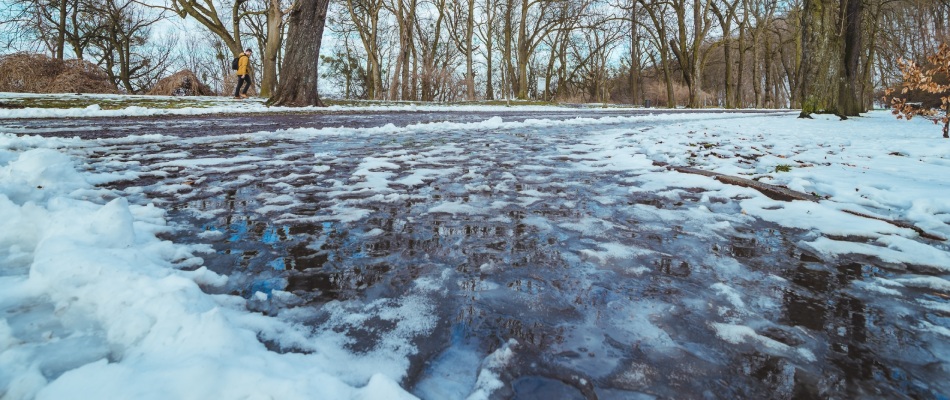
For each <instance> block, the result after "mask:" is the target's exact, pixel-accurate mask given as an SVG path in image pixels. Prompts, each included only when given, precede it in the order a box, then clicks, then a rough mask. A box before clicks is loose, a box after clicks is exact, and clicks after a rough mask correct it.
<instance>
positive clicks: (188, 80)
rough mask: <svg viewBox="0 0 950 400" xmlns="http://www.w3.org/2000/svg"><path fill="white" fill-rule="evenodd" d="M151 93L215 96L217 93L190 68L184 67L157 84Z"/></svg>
mask: <svg viewBox="0 0 950 400" xmlns="http://www.w3.org/2000/svg"><path fill="white" fill-rule="evenodd" d="M148 94H149V95H153V96H213V95H214V94H215V93H214V91H212V90H211V88H210V87H208V85H205V84H204V83H203V82H201V80H200V79H198V76H197V75H195V73H194V72H191V71H190V70H187V69H183V70H181V71H178V72H176V73H174V74H172V75H171V76H168V77H165V78H163V79H162V80H160V81H158V83H156V84H155V87H153V88H152V90H149V92H148Z"/></svg>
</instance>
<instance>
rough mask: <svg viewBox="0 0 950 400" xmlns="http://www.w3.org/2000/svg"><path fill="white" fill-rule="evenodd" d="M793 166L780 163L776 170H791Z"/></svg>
mask: <svg viewBox="0 0 950 400" xmlns="http://www.w3.org/2000/svg"><path fill="white" fill-rule="evenodd" d="M791 170H792V166H791V165H788V164H779V165H776V166H775V172H790V171H791Z"/></svg>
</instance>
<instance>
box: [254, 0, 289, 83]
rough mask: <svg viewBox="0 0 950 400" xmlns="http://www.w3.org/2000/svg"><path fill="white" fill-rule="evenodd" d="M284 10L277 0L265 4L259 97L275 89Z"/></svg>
mask: <svg viewBox="0 0 950 400" xmlns="http://www.w3.org/2000/svg"><path fill="white" fill-rule="evenodd" d="M283 22H284V12H283V10H281V9H280V1H279V0H271V1H270V3H268V6H267V42H266V43H265V44H264V54H263V57H262V59H261V61H262V64H263V69H264V71H263V74H262V77H261V91H260V95H261V97H270V96H271V95H272V94H273V93H274V91H275V90H277V55H278V54H279V53H280V42H281V34H280V33H281V32H280V30H281V26H282V25H283Z"/></svg>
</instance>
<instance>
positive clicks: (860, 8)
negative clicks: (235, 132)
mask: <svg viewBox="0 0 950 400" xmlns="http://www.w3.org/2000/svg"><path fill="white" fill-rule="evenodd" d="M149 4H150V6H145V5H144V4H143V3H139V2H136V1H133V0H12V3H11V5H10V6H8V10H6V11H5V13H6V14H7V15H8V18H6V20H8V22H6V23H4V28H5V31H7V32H11V31H16V34H15V35H21V36H23V37H31V38H35V39H36V40H35V41H34V42H33V43H40V44H42V49H41V50H42V51H44V52H47V53H48V54H50V55H52V56H55V57H60V58H61V57H65V55H66V53H67V52H68V53H70V54H71V55H72V56H75V57H78V58H85V59H89V60H91V61H93V62H94V63H96V64H98V65H100V66H102V67H103V68H105V69H106V70H107V71H110V72H109V73H110V76H111V77H112V79H113V81H114V82H115V83H116V85H117V86H118V87H120V88H123V89H124V90H125V91H127V92H137V91H140V90H142V88H144V87H147V86H148V84H149V83H150V82H154V80H155V79H156V77H157V76H158V75H159V73H160V72H161V73H165V72H167V71H165V70H166V69H167V68H169V67H170V66H171V65H175V66H187V67H188V68H190V69H192V70H194V71H195V72H196V73H197V74H198V76H200V77H202V78H203V79H208V80H212V82H210V83H212V84H214V85H217V87H221V86H223V85H225V84H226V81H225V77H227V76H229V74H230V71H229V64H230V60H231V58H232V57H233V56H235V55H236V54H238V53H239V52H240V51H241V50H242V49H244V48H248V47H252V48H255V49H257V52H256V53H255V54H256V57H254V62H255V68H254V71H255V75H256V79H255V81H256V82H258V83H259V84H260V94H261V95H262V96H265V97H271V96H273V95H274V94H275V93H276V92H277V90H278V86H279V85H280V84H282V83H283V84H284V85H283V86H282V87H283V88H285V90H293V89H294V87H295V85H296V86H301V85H304V86H307V87H306V88H304V89H302V90H303V91H305V92H313V95H312V96H311V97H313V98H312V99H310V100H302V101H304V102H305V103H309V104H316V103H318V102H319V97H318V96H316V87H315V85H316V79H317V75H318V74H317V68H318V61H319V68H320V70H319V71H320V72H321V74H320V75H321V79H325V80H327V81H328V82H330V83H331V84H332V86H333V87H335V88H339V93H338V95H339V96H340V97H343V98H348V99H373V100H407V101H476V100H497V99H516V100H535V101H556V102H598V103H601V102H603V103H625V104H634V105H643V104H651V105H654V106H666V107H676V106H686V107H707V106H716V107H725V108H749V107H757V108H784V107H791V108H801V109H802V111H803V112H802V114H803V116H807V115H808V114H810V113H813V112H831V113H836V114H839V115H842V116H849V115H856V114H858V113H860V112H863V111H865V110H867V109H869V108H871V107H872V106H873V105H874V102H875V100H876V99H878V100H879V99H880V97H881V94H882V91H883V89H884V88H886V87H892V86H895V85H897V84H898V83H899V81H900V79H901V72H900V70H899V68H898V66H897V62H898V60H899V59H901V58H903V59H905V60H912V61H918V62H924V61H925V60H926V59H925V56H926V55H928V54H933V53H935V52H936V51H937V49H938V47H939V45H940V44H941V43H943V42H948V39H950V26H948V20H950V0H789V1H778V0H340V1H335V2H332V3H330V2H328V1H327V0H296V1H295V2H292V1H291V0H233V1H229V0H225V1H217V0H166V2H165V3H164V4H159V5H156V4H152V3H149ZM162 19H165V20H169V19H170V20H176V19H185V20H193V21H195V22H197V23H198V24H199V25H200V26H202V28H203V33H202V34H201V35H181V38H179V41H178V42H177V43H176V42H172V41H166V42H164V43H154V40H152V39H151V36H150V34H151V33H152V32H151V31H152V26H153V25H154V24H155V23H156V22H157V21H159V20H162ZM324 24H325V26H326V34H325V35H323V36H322V37H323V41H324V42H325V43H326V45H325V46H323V49H322V50H321V49H320V46H319V44H320V37H314V36H313V35H312V34H309V35H306V34H304V32H303V31H304V30H309V31H310V32H318V31H319V32H323V28H324ZM294 25H297V26H300V27H301V29H298V30H297V34H296V35H294V34H293V31H294V29H293V26H294ZM304 27H308V28H307V29H303V28H304ZM15 35H14V36H15ZM24 35H25V36H24ZM6 37H8V38H9V37H11V36H10V34H9V33H8V34H7V36H6ZM295 47H296V48H297V49H298V50H294V48H295ZM182 48H185V49H188V50H186V51H179V52H177V53H176V52H174V51H172V50H171V49H182ZM300 49H306V50H307V51H306V52H302V53H301V52H300V51H299V50H300ZM318 54H319V56H318ZM289 56H293V57H289ZM318 57H319V58H318ZM291 72H292V73H291ZM285 75H286V79H285ZM304 78H306V79H309V80H307V81H306V82H308V83H306V84H301V83H299V82H301V81H300V79H304ZM285 80H286V81H287V82H283V81H285ZM291 80H292V82H297V83H296V84H291V83H292V82H291ZM308 85H314V87H313V88H311V87H309V86H308ZM308 96H310V95H309V94H308Z"/></svg>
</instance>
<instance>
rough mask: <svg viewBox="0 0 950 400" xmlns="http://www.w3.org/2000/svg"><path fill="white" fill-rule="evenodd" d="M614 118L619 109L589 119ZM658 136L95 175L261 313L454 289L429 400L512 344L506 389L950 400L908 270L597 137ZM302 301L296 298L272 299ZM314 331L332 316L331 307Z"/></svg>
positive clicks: (321, 141)
mask: <svg viewBox="0 0 950 400" xmlns="http://www.w3.org/2000/svg"><path fill="white" fill-rule="evenodd" d="M490 114H492V115H494V114H498V113H490ZM602 115H614V114H611V113H607V114H596V115H593V116H595V117H596V116H602ZM489 116H490V115H482V114H454V113H452V114H446V113H413V114H409V115H406V114H392V115H334V116H330V117H326V116H314V115H289V116H267V117H262V118H261V119H255V118H252V117H244V118H248V120H247V123H244V122H239V123H234V121H233V120H232V119H228V118H222V119H218V118H221V117H211V118H201V117H194V118H193V119H185V120H182V119H176V120H174V121H170V120H166V119H160V118H157V119H136V120H134V121H125V122H123V121H121V120H111V119H109V120H103V119H99V120H97V121H96V122H95V123H96V124H97V126H107V127H106V128H102V129H97V130H90V131H89V133H88V134H87V133H83V131H76V132H70V131H69V130H68V127H69V126H70V125H69V124H75V126H80V127H88V126H90V123H91V122H90V121H88V120H87V121H80V120H62V121H59V122H57V124H59V125H57V126H51V125H50V123H46V124H43V123H42V122H40V121H25V120H24V121H13V122H11V121H3V124H4V125H5V126H6V127H7V128H10V126H11V125H10V124H22V125H20V128H19V129H22V130H24V131H33V132H37V131H36V130H43V129H45V131H43V132H44V133H43V134H44V135H57V136H60V135H61V136H68V137H72V136H74V134H71V133H75V134H78V135H80V136H84V137H92V136H94V135H100V136H101V135H104V136H106V137H112V136H123V135H127V134H129V133H132V132H137V133H138V134H152V133H161V134H165V135H175V136H177V137H179V138H200V137H203V136H205V135H214V134H215V133H241V132H256V131H265V130H274V129H276V128H287V127H318V128H319V127H335V126H347V127H368V126H379V125H382V124H385V123H394V124H395V125H396V126H406V125H410V124H415V123H420V122H434V121H443V120H449V121H460V122H473V121H480V120H484V119H487V118H488V117H489ZM574 116H575V115H573V114H569V115H562V114H557V113H513V114H511V115H503V119H504V120H505V121H523V120H525V119H528V118H555V119H562V118H573V117H574ZM741 117H742V116H741V115H737V116H736V118H741ZM189 118H192V117H189ZM197 121H200V122H197ZM222 121H226V122H222ZM240 121H244V120H240ZM32 124H36V125H32ZM235 126H237V127H240V128H234V127H235ZM60 128H62V130H60ZM653 128H656V123H646V122H618V123H617V124H607V125H601V126H596V129H594V128H590V127H583V126H581V127H578V126H567V127H563V128H550V127H532V126H530V125H527V126H524V127H515V128H503V129H474V130H452V129H447V130H445V131H437V130H436V131H433V130H423V131H411V130H410V131H407V132H396V133H392V134H386V135H379V134H360V133H354V134H347V135H332V134H329V135H317V136H311V137H306V138H304V137H293V138H281V139H270V138H251V137H248V138H246V139H235V138H227V139H221V140H214V139H207V140H192V141H188V140H179V139H175V138H167V137H163V138H140V139H136V140H133V141H125V142H123V141H114V142H103V143H98V144H96V145H91V147H90V148H89V149H87V151H88V152H89V153H88V154H89V168H90V169H92V170H95V171H99V172H119V171H122V170H126V169H130V168H132V169H136V170H139V171H141V172H142V175H141V176H140V177H138V178H136V179H134V180H126V181H120V182H115V183H112V184H109V185H108V186H107V187H109V188H112V189H115V190H119V191H122V192H123V194H124V195H126V196H129V197H130V198H131V199H132V200H133V201H138V202H143V203H144V202H149V201H158V202H159V205H161V206H162V207H164V208H166V209H168V210H169V218H170V219H171V220H172V221H173V222H174V223H175V224H176V225H177V226H178V227H179V228H181V229H180V230H179V231H178V232H176V233H175V234H172V235H169V236H168V238H169V239H171V240H175V241H178V242H190V243H210V244H211V245H212V246H213V247H214V250H215V253H214V254H209V255H207V256H206V257H205V265H207V266H208V267H209V268H210V269H212V270H214V271H216V272H218V273H221V274H224V275H227V276H229V278H230V280H229V283H228V285H227V287H226V288H224V289H210V288H209V289H208V290H219V291H224V292H228V293H233V294H237V295H240V296H243V297H245V298H247V299H249V302H248V305H249V307H250V308H251V309H252V310H255V311H259V312H263V313H267V314H271V315H280V314H281V312H282V311H284V310H287V309H289V308H291V307H308V308H314V309H319V308H320V307H322V306H324V305H325V304H328V303H329V302H334V301H344V302H345V301H357V302H363V303H367V302H372V301H375V300H378V299H394V300H396V301H398V299H400V298H401V296H404V295H406V293H407V291H408V290H409V289H410V288H411V287H413V285H414V284H416V283H417V282H421V281H425V282H430V283H431V282H435V283H437V286H438V287H437V289H436V290H433V291H431V292H430V293H431V294H430V296H431V299H430V300H431V301H432V303H433V304H434V305H435V308H434V310H435V313H436V314H437V315H436V316H437V321H438V323H437V325H436V326H435V328H434V329H432V331H431V332H430V334H429V335H428V336H425V337H418V338H415V340H414V342H413V343H414V345H415V346H416V347H417V351H416V352H415V353H414V355H413V356H412V357H411V366H410V369H409V372H408V376H407V377H406V379H405V380H404V381H403V382H402V384H403V386H404V387H406V388H407V389H409V390H410V391H412V392H414V393H415V394H417V395H419V396H421V397H424V398H435V397H439V396H448V397H450V398H451V397H453V394H461V395H464V394H467V393H468V390H471V387H472V385H473V384H474V383H475V378H476V376H477V374H478V373H479V371H480V370H482V369H485V368H487V367H486V366H485V365H484V364H485V363H483V360H484V359H485V358H486V357H488V356H489V355H490V354H492V353H493V352H495V351H496V350H498V349H500V348H503V347H504V346H506V345H507V346H511V347H512V349H513V354H514V355H513V356H512V357H511V359H510V360H508V361H507V362H506V363H504V364H503V365H501V366H496V367H492V370H493V371H494V372H495V373H496V374H497V377H498V379H500V380H501V381H502V382H504V383H505V385H504V387H503V388H501V389H498V390H497V391H495V392H494V393H493V398H517V399H542V398H543V399H553V398H559V399H570V398H580V399H583V398H588V399H590V398H600V399H630V398H634V399H635V398H652V397H658V398H730V399H732V398H947V397H946V396H947V394H948V392H947V389H948V387H950V386H948V383H947V379H946V378H947V375H946V373H945V372H944V371H943V370H942V366H941V360H940V357H938V356H937V355H936V354H937V353H941V352H946V351H947V342H946V341H943V340H940V339H939V338H938V339H934V338H933V337H932V336H927V335H924V334H921V333H920V331H918V330H914V329H910V327H911V326H912V325H915V324H917V323H918V320H919V319H920V318H921V317H923V316H927V317H928V318H930V319H931V320H933V319H937V320H942V321H944V322H946V318H947V315H941V314H940V313H939V312H935V311H928V310H926V309H925V308H923V307H917V308H913V307H911V306H908V305H907V304H906V303H900V304H897V303H895V300H893V299H891V298H888V297H879V296H873V295H869V294H868V293H867V292H861V291H857V290H855V289H854V288H855V286H854V285H855V282H862V281H873V280H874V279H875V278H876V277H890V276H894V275H895V274H900V273H901V271H897V270H895V269H894V266H889V265H879V264H878V263H877V262H876V261H875V260H870V259H866V258H861V257H853V258H847V257H842V258H839V259H837V260H834V261H830V260H823V259H822V258H821V257H820V256H818V255H816V254H812V253H810V252H808V251H807V250H804V249H802V248H800V247H799V246H798V245H797V243H799V242H800V241H802V240H804V239H805V238H813V237H814V235H815V233H814V232H804V231H796V230H791V229H785V228H780V227H778V226H776V225H773V224H770V223H766V222H763V221H760V220H756V219H754V218H751V217H748V216H746V215H743V213H742V211H741V207H740V206H739V205H738V202H739V201H741V200H742V199H741V198H735V197H729V196H723V195H721V194H719V193H717V192H709V191H706V190H703V189H697V188H690V187H680V186H677V185H672V186H669V187H665V188H661V189H659V190H654V189H642V186H645V184H646V183H649V182H652V181H651V180H650V179H652V178H649V177H650V176H653V175H655V174H675V173H674V172H669V171H665V170H663V169H662V168H655V167H650V166H647V164H648V163H644V166H642V167H640V168H617V167H614V166H611V164H610V163H609V162H608V161H609V160H606V159H605V158H604V156H603V155H602V152H601V150H603V146H604V144H603V143H602V142H598V141H597V140H594V138H593V137H594V136H596V135H594V134H592V133H591V132H592V131H606V130H611V131H613V132H622V134H620V136H619V137H622V138H630V142H629V143H623V142H620V143H616V145H617V146H618V147H619V148H625V149H628V150H629V149H630V148H635V147H636V146H639V145H642V144H638V143H637V142H636V141H635V140H634V138H635V136H636V133H637V132H638V131H641V130H645V129H653ZM235 129H237V131H235ZM64 132H69V133H64ZM87 135H89V136H87ZM902 290H904V293H905V295H906V296H907V297H910V296H914V297H916V298H925V299H931V300H933V301H938V302H946V301H947V299H946V298H942V296H941V295H940V294H938V293H935V292H932V291H927V290H924V289H914V288H905V289H902ZM258 292H260V293H264V294H270V296H268V298H267V300H261V298H259V297H256V296H255V293H258ZM282 292H289V293H293V294H294V296H289V297H287V296H285V297H280V296H275V295H274V293H282ZM278 298H280V299H278ZM895 310H897V311H895ZM309 322H310V323H313V324H315V325H318V324H319V323H320V317H319V313H318V314H317V316H316V317H313V320H311V321H309ZM391 328H392V322H391V321H388V320H386V319H383V318H377V319H371V320H370V322H369V323H368V324H364V325H362V326H353V327H349V328H347V329H349V331H348V332H347V333H348V334H349V335H350V336H352V337H353V338H354V340H353V341H352V343H351V348H350V349H349V350H351V351H353V352H357V353H358V352H364V351H368V350H369V349H372V348H374V347H375V346H377V345H378V344H379V342H380V341H382V340H383V338H384V337H385V335H386V332H387V330H388V329H391ZM512 339H514V341H515V342H509V341H510V340H512ZM509 343H513V344H509ZM272 345H273V346H274V347H275V349H278V350H280V351H294V349H292V348H290V349H286V348H280V346H279V345H276V344H272ZM453 390H454V391H453Z"/></svg>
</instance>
